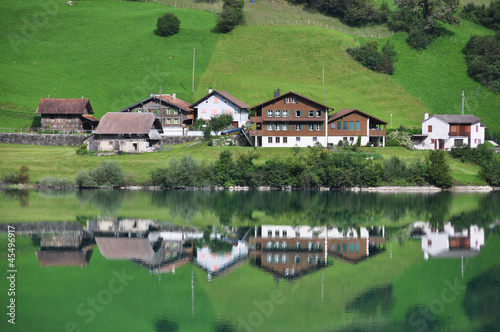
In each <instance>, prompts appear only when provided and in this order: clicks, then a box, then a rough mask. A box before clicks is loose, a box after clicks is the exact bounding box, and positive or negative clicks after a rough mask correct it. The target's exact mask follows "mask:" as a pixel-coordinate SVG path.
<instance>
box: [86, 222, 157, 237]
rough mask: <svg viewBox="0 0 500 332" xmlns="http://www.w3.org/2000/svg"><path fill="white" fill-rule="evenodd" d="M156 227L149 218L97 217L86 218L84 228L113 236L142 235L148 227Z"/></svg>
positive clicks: (155, 223)
mask: <svg viewBox="0 0 500 332" xmlns="http://www.w3.org/2000/svg"><path fill="white" fill-rule="evenodd" d="M156 227H158V223H157V222H156V221H153V220H150V219H114V218H99V219H97V220H87V227H86V230H87V231H90V232H94V233H100V234H103V233H104V234H108V235H113V236H117V237H118V236H120V235H121V236H127V235H128V236H130V235H131V234H134V236H135V237H142V236H144V235H146V233H147V232H148V231H149V229H150V228H156Z"/></svg>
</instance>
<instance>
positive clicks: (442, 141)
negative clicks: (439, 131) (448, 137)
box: [438, 139, 444, 150]
mask: <svg viewBox="0 0 500 332" xmlns="http://www.w3.org/2000/svg"><path fill="white" fill-rule="evenodd" d="M438 141H439V150H444V139H439V140H438Z"/></svg>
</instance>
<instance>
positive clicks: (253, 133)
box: [250, 130, 262, 136]
mask: <svg viewBox="0 0 500 332" xmlns="http://www.w3.org/2000/svg"><path fill="white" fill-rule="evenodd" d="M250 136H262V130H250Z"/></svg>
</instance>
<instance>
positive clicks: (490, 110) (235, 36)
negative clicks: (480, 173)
mask: <svg viewBox="0 0 500 332" xmlns="http://www.w3.org/2000/svg"><path fill="white" fill-rule="evenodd" d="M54 3H57V6H55V7H54V8H53V9H50V10H48V9H44V8H42V7H40V5H39V3H38V2H37V1H35V0H26V1H22V2H18V1H14V0H6V1H3V2H2V4H1V6H2V11H1V12H2V14H1V16H2V20H1V21H0V41H1V42H0V54H1V55H2V59H3V60H4V61H3V62H2V63H1V64H0V74H2V77H8V78H10V79H4V80H2V81H1V82H0V127H17V126H29V125H30V124H31V122H30V121H29V119H28V120H27V119H25V117H26V115H25V113H20V112H19V111H18V110H22V111H28V112H34V110H35V109H36V106H37V104H38V101H39V99H40V98H44V97H46V96H47V95H50V96H51V97H53V98H79V97H81V96H82V95H83V96H85V97H87V98H90V100H91V103H92V105H93V107H94V110H95V112H96V115H97V116H98V117H100V116H102V115H103V114H105V113H106V112H108V111H116V110H119V109H121V108H123V107H126V106H128V105H130V104H132V103H134V102H137V101H139V100H141V99H143V98H146V97H147V96H148V95H149V93H150V92H158V90H159V86H160V85H161V86H162V91H163V92H166V93H174V92H175V93H177V95H178V96H179V98H181V99H184V100H186V101H188V102H194V101H195V100H197V99H198V98H200V97H202V96H203V95H205V94H206V93H207V89H208V87H209V86H212V87H213V88H216V89H224V90H227V91H229V92H230V93H232V94H233V95H235V96H237V97H238V98H240V99H242V100H243V101H245V102H246V103H248V104H250V105H254V104H257V103H260V102H263V101H265V100H267V99H269V98H271V97H272V92H273V91H274V90H275V89H276V88H278V87H279V88H280V89H281V91H283V92H286V91H289V90H293V91H295V92H298V93H301V94H304V95H306V96H307V97H310V98H312V99H315V100H317V101H320V102H322V101H323V91H322V72H321V70H322V63H323V61H324V62H325V82H326V100H325V103H326V104H327V105H329V106H331V107H333V108H335V109H336V110H340V109H342V108H352V107H356V108H359V109H361V110H363V111H366V112H368V113H371V114H373V115H375V116H377V117H379V118H381V119H383V120H385V121H387V122H390V120H391V118H390V114H391V113H392V114H393V127H397V126H399V125H401V124H402V125H405V126H419V124H420V121H422V119H423V114H424V113H425V112H430V113H434V114H436V113H459V112H460V108H461V99H460V96H461V92H462V91H465V94H466V97H467V100H468V102H469V106H470V108H471V111H472V112H473V113H474V114H476V115H478V116H480V117H482V118H483V122H484V123H485V124H486V125H487V126H488V127H490V128H492V129H494V130H495V131H498V130H500V118H498V117H496V116H495V115H496V114H497V113H498V109H499V108H500V96H498V95H494V94H493V93H491V92H490V91H489V90H488V89H486V88H484V87H482V86H481V85H479V84H478V83H476V82H474V81H472V80H471V79H470V78H468V77H467V75H466V66H465V61H464V58H463V54H462V53H461V50H462V48H463V46H464V43H465V42H466V41H467V40H468V38H469V36H470V35H471V34H488V33H492V32H491V31H489V30H487V29H484V28H481V27H479V26H477V25H474V24H471V23H469V22H465V21H464V22H462V24H461V25H460V26H459V27H450V26H446V29H447V35H446V36H444V37H442V38H439V39H438V40H436V41H435V42H434V43H433V44H432V45H431V46H430V47H429V49H427V50H425V51H420V52H417V51H414V50H411V49H410V48H409V47H408V46H407V44H406V43H405V39H406V35H405V34H402V33H399V34H394V35H393V36H391V37H390V40H392V41H393V42H394V43H395V46H396V50H397V52H398V54H399V55H398V62H397V63H396V72H395V75H394V76H386V75H382V74H377V73H373V72H371V71H369V70H367V69H365V68H364V67H362V66H361V65H359V64H358V63H357V62H355V61H353V60H352V59H351V58H350V57H349V56H348V55H347V53H346V52H345V50H346V49H347V48H348V47H351V46H355V45H357V44H360V43H362V42H364V41H365V40H366V38H360V37H359V36H360V35H362V34H363V33H368V32H369V31H373V32H382V33H383V32H386V31H384V29H385V28H383V27H365V28H363V29H352V28H349V29H348V31H347V33H346V31H345V30H346V29H345V26H342V25H340V23H338V20H336V19H333V18H321V17H320V16H319V15H318V14H315V13H311V12H306V11H303V10H302V8H301V7H292V6H288V5H286V4H285V3H283V2H281V1H276V2H269V1H255V2H254V3H253V4H252V3H250V2H247V3H246V10H245V11H246V13H247V14H248V15H247V17H248V19H247V21H248V25H246V26H241V27H238V28H236V29H235V30H234V31H233V32H231V33H229V34H227V35H217V34H214V33H211V32H210V30H211V28H212V27H213V26H214V23H215V19H216V15H215V14H212V13H210V11H212V12H213V13H216V12H217V11H218V10H219V7H220V5H221V3H220V2H215V3H214V4H203V3H194V2H191V1H189V0H183V1H179V2H172V1H170V0H168V1H167V0H164V1H163V3H165V4H170V6H165V5H161V4H155V3H141V2H127V1H123V2H119V1H113V0H107V1H78V2H75V4H74V5H73V6H69V5H67V4H66V3H65V2H64V1H60V0H57V1H56V2H54ZM173 5H176V7H174V6H173ZM193 5H194V7H195V8H196V9H200V10H193V9H192V8H193ZM188 6H189V8H190V9H187V8H188ZM182 7H184V8H182ZM40 11H41V12H40ZM167 11H173V12H174V13H175V14H176V15H177V16H178V17H179V18H180V20H181V32H180V33H179V34H178V35H175V36H173V37H170V38H161V37H158V36H156V35H154V34H153V30H154V29H155V24H156V19H157V17H158V16H159V15H160V14H162V13H164V12H167ZM40 13H42V14H41V15H40ZM273 17H276V20H279V25H276V20H275V21H274V25H269V24H262V23H265V22H266V20H270V19H272V18H273ZM307 20H309V23H310V25H308V24H307V23H306V22H307ZM295 22H298V24H295ZM319 23H321V27H320V26H319ZM326 24H329V26H330V29H326V28H325V27H326ZM331 25H334V26H335V30H332V29H331ZM340 29H343V30H342V32H340V31H339V30H340ZM354 33H356V36H355V35H354ZM367 36H368V35H367ZM455 39H456V41H455ZM386 40H387V38H385V39H381V40H380V43H381V44H382V43H384V42H385V41H386ZM193 48H196V76H195V94H194V95H191V84H192V81H191V75H192V64H193V62H192V61H193ZM23 119H24V120H23Z"/></svg>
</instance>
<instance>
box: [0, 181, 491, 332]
mask: <svg viewBox="0 0 500 332" xmlns="http://www.w3.org/2000/svg"><path fill="white" fill-rule="evenodd" d="M0 210H1V211H2V212H1V214H0V221H1V222H0V232H1V233H0V248H1V251H0V255H1V257H2V260H1V263H0V268H1V270H2V273H3V275H4V276H5V277H4V278H2V279H1V280H2V281H1V282H0V287H1V289H2V294H3V295H2V303H1V304H2V308H4V309H3V310H4V313H3V314H2V316H3V318H2V320H1V321H0V330H2V331H10V330H19V331H113V330H122V331H493V330H499V329H500V257H499V255H498V253H499V252H500V235H499V232H498V226H497V225H498V224H499V220H500V193H499V192H491V193H451V192H442V193H356V192H337V191H332V192H318V191H291V192H284V191H270V192H259V191H244V192H231V191H167V190H164V191H123V190H83V191H3V192H0ZM12 323H15V325H14V324H12Z"/></svg>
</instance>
